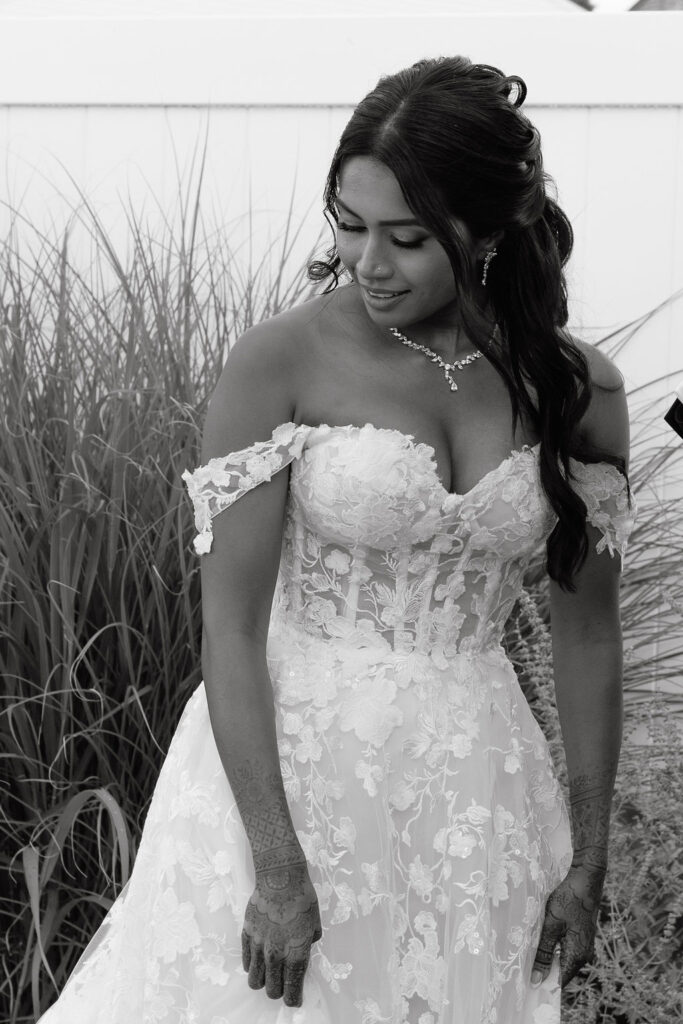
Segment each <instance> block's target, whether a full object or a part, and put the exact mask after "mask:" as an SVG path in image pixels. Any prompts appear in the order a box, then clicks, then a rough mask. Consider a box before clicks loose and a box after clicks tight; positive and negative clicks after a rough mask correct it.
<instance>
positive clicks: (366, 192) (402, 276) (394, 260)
mask: <svg viewBox="0 0 683 1024" xmlns="http://www.w3.org/2000/svg"><path fill="white" fill-rule="evenodd" d="M337 213H338V216H339V221H338V224H337V251H338V253H339V256H340V259H341V261H342V263H343V264H344V266H345V267H346V269H347V270H348V271H349V273H350V275H351V277H352V278H353V280H354V281H355V282H356V283H357V284H358V285H359V286H360V289H361V293H362V296H363V301H364V303H365V308H366V309H367V312H368V315H369V316H370V318H371V319H372V320H373V321H374V322H375V323H377V324H378V325H381V326H396V327H398V326H408V325H409V324H413V323H417V322H419V321H422V320H425V319H429V318H430V317H434V314H438V315H437V317H436V318H435V319H437V320H438V321H439V322H446V321H448V320H449V319H450V315H451V314H452V313H454V310H455V306H454V301H455V285H454V283H453V270H452V267H451V264H450V262H449V259H448V256H447V254H446V250H445V249H444V248H443V246H442V245H441V244H440V243H439V242H438V241H437V240H436V239H435V238H434V237H433V235H431V234H430V233H429V232H428V230H427V229H426V228H423V227H421V226H420V224H419V223H418V222H417V221H416V220H415V215H414V214H413V213H412V211H411V210H410V208H409V207H408V205H407V204H406V201H405V199H404V198H403V193H402V192H401V188H400V186H399V184H398V181H397V180H396V178H395V176H394V175H393V173H392V172H391V171H390V170H389V168H388V167H386V165H385V164H382V163H380V162H379V161H378V160H375V159H374V158H373V157H368V156H354V157H349V158H348V159H347V160H346V161H345V162H344V164H343V165H342V169H341V173H340V176H339V191H338V195H337ZM401 221H403V222H404V223H397V222H401ZM405 222H408V223H405ZM453 223H454V224H455V225H457V227H458V228H459V229H460V231H461V234H462V237H464V238H465V239H466V241H467V242H468V243H470V244H471V238H470V234H469V232H468V231H467V228H466V226H465V224H464V222H462V221H459V220H457V219H455V218H453ZM377 291H379V292H384V293H396V292H398V293H399V294H398V295H397V296H396V297H387V298H385V299H382V298H381V297H379V296H376V295H375V296H373V294H372V293H373V292H377Z"/></svg>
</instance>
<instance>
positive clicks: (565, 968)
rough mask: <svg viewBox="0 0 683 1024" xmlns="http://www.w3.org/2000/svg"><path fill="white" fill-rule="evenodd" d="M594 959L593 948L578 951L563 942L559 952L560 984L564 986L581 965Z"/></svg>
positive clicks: (574, 975)
mask: <svg viewBox="0 0 683 1024" xmlns="http://www.w3.org/2000/svg"><path fill="white" fill-rule="evenodd" d="M594 960H595V948H593V949H591V950H585V951H579V950H577V949H575V948H573V947H572V946H571V945H569V944H568V943H565V944H564V946H563V949H562V952H561V954H560V974H561V984H562V985H563V986H564V985H566V984H567V983H568V982H570V981H571V980H572V978H574V977H576V975H577V974H578V973H579V971H580V970H581V968H582V967H584V966H585V965H586V964H591V963H593V961H594Z"/></svg>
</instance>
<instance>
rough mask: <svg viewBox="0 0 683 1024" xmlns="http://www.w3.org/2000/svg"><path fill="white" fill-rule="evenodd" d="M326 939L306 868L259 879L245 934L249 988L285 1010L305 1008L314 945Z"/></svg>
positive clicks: (292, 868)
mask: <svg viewBox="0 0 683 1024" xmlns="http://www.w3.org/2000/svg"><path fill="white" fill-rule="evenodd" d="M321 937H322V928H321V924H320V910H319V906H318V898H317V894H316V891H315V887H314V886H313V883H312V882H311V879H310V877H309V874H308V868H307V866H306V865H302V864H299V865H292V866H290V867H287V868H282V869H280V870H274V871H266V872H264V873H263V874H260V875H258V876H257V879H256V888H255V889H254V892H253V893H252V895H251V898H250V899H249V903H248V904H247V909H246V912H245V917H244V928H243V931H242V966H243V967H244V969H245V971H248V973H249V978H248V982H249V986H250V987H251V988H263V987H264V985H265V988H266V994H267V995H268V996H269V997H270V998H272V999H277V998H279V997H280V996H282V997H283V999H284V1002H285V1005H286V1006H301V1000H302V990H303V979H304V975H305V973H306V969H307V967H308V961H309V957H310V952H311V945H312V944H313V943H314V942H317V941H318V939H320V938H321Z"/></svg>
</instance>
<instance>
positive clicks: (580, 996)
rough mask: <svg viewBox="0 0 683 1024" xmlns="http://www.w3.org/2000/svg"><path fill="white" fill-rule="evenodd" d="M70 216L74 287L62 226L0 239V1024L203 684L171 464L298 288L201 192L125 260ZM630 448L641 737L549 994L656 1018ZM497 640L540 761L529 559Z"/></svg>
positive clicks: (649, 750) (180, 501) (670, 587)
mask: <svg viewBox="0 0 683 1024" xmlns="http://www.w3.org/2000/svg"><path fill="white" fill-rule="evenodd" d="M84 209H85V215H86V217H87V221H86V224H87V227H88V230H89V231H91V234H92V239H93V243H94V246H93V248H94V252H95V254H96V263H95V266H94V268H93V270H92V273H91V276H90V279H89V280H86V278H85V276H84V275H83V274H82V273H79V272H77V271H76V270H75V268H74V266H73V265H72V264H71V262H70V260H69V257H68V233H67V235H66V236H65V238H64V241H63V244H62V245H60V246H55V245H53V244H52V243H51V242H50V241H49V240H48V239H45V238H39V237H38V236H37V234H36V233H35V232H34V233H33V235H32V237H33V238H34V239H35V240H36V241H37V243H38V244H37V248H36V251H35V252H33V253H32V254H31V256H30V258H28V259H26V258H24V256H23V255H22V246H21V245H20V244H19V242H18V241H16V239H12V238H10V240H8V242H7V243H5V245H4V247H3V249H2V255H1V257H0V258H1V264H0V281H1V285H0V287H1V289H2V291H1V294H0V301H1V303H2V307H1V309H0V363H1V365H2V368H3V372H2V375H0V415H1V418H2V419H1V422H2V435H3V444H2V446H1V448H0V574H1V576H0V578H1V580H2V597H1V600H2V608H3V616H2V620H1V624H0V670H1V671H2V676H3V680H4V686H3V690H2V695H1V696H0V701H1V703H0V786H1V792H2V805H1V809H0V851H1V852H0V872H2V879H0V881H1V882H3V883H4V888H5V893H6V898H5V900H4V905H3V911H2V921H1V924H2V928H1V929H0V942H1V943H2V962H3V967H4V971H3V976H2V977H1V978H0V1018H1V1019H3V1020H5V1019H6V1020H8V1021H10V1022H11V1024H21V1022H27V1021H31V1020H33V1019H34V1017H35V1015H36V1014H37V1013H38V1012H40V1011H41V1010H42V1009H44V1008H45V1007H46V1006H47V1005H48V1003H49V1002H51V1001H52V999H53V997H54V991H55V989H59V988H61V986H62V985H63V983H64V981H65V979H66V977H67V976H68V974H69V973H70V971H71V970H72V968H73V966H74V965H75V962H76V960H77V959H78V956H79V955H80V953H81V952H82V950H83V948H84V946H85V945H86V944H87V942H88V940H89V938H90V937H91V935H92V933H93V931H94V930H95V928H96V926H97V925H98V924H99V922H100V920H101V919H102V917H103V915H104V913H105V912H106V910H107V909H108V908H109V906H110V905H111V903H112V901H113V900H114V899H115V898H116V896H117V895H118V893H119V892H120V890H121V888H122V886H123V885H124V884H125V882H126V880H127V878H128V876H129V873H130V870H131V867H132V864H133V861H134V858H135V854H136V849H137V843H138V839H139V835H140V831H141V826H142V822H143V821H144V817H145V814H146V810H147V807H148V804H149V800H150V798H151V794H152V791H153V788H154V785H155V781H156V778H157V774H158V771H159V768H160V765H161V762H162V760H163V756H164V753H165V751H166V749H167V747H168V744H169V742H170V738H171V736H172V734H173V730H174V728H175V725H176V723H177V721H178V718H179V717H180V713H181V711H182V708H183V707H184V704H185V702H186V700H187V697H188V696H189V694H190V693H191V691H192V690H193V689H194V687H195V686H196V685H197V683H198V682H199V672H200V652H199V649H198V638H199V628H200V609H199V579H198V569H197V563H196V559H195V558H194V556H193V555H192V554H191V548H190V539H191V536H192V534H193V525H192V521H191V512H190V508H189V503H188V502H187V500H186V498H185V494H184V489H183V487H182V486H181V482H180V477H181V474H182V472H183V470H184V469H185V468H186V467H188V466H194V465H196V462H197V455H198V445H199V430H200V425H201V422H202V421H203V418H204V412H205V407H206V401H207V397H208V395H209V394H210V392H211V390H212V388H213V385H214V383H215V381H216V379H217V377H218V374H219V371H220V366H221V364H222V361H223V358H224V356H225V353H226V351H227V349H228V348H229V346H230V344H231V342H232V340H234V338H236V337H237V336H238V335H239V334H241V333H242V332H243V331H244V330H245V329H246V328H247V327H249V326H250V324H251V323H253V322H257V321H259V320H261V319H263V318H265V317H267V316H271V315H273V314H274V313H276V312H277V311H278V310H279V309H283V308H287V307H289V306H291V305H293V304H295V303H298V302H300V301H302V299H304V298H306V297H308V294H310V289H309V288H308V286H307V284H306V283H305V280H304V277H303V273H299V275H298V276H297V277H295V279H294V283H293V284H291V285H289V286H287V287H286V286H285V284H284V282H285V269H286V266H287V260H288V255H289V252H290V251H291V240H290V236H289V227H290V224H289V223H288V224H287V230H286V233H285V237H284V240H283V246H282V251H281V252H280V253H279V256H278V259H277V262H276V265H275V267H274V269H273V268H272V266H271V265H270V264H269V263H268V259H269V257H270V254H267V256H266V257H265V258H264V261H263V262H262V263H261V264H260V265H259V266H257V267H255V268H254V267H252V266H249V267H248V269H247V271H246V275H245V276H243V273H242V271H241V269H240V267H239V264H238V261H237V260H236V258H235V256H234V254H233V253H231V252H230V250H229V248H228V247H227V245H226V244H225V242H224V240H222V239H220V238H218V239H214V241H213V242H210V241H209V239H208V238H207V236H206V234H202V220H201V216H200V212H199V195H198V194H197V196H196V200H195V205H194V207H193V208H190V204H189V202H184V203H183V204H181V211H180V224H179V226H178V227H176V226H175V225H170V226H167V230H166V232H165V233H164V232H162V233H160V232H159V231H158V230H155V231H154V232H153V233H146V232H144V231H143V230H142V228H141V227H140V225H139V224H138V223H137V222H136V220H135V217H134V216H133V215H130V217H129V224H130V231H131V238H132V255H131V256H130V258H129V260H128V261H127V264H126V266H124V264H123V262H122V261H121V260H120V259H119V256H118V254H117V253H116V252H115V251H114V248H113V246H112V244H111V242H110V240H109V239H108V238H107V235H106V232H105V231H104V229H103V227H102V225H101V223H100V221H99V219H98V217H97V215H96V214H95V212H94V211H93V210H92V208H91V207H90V206H89V204H88V203H87V200H84ZM79 216H80V214H79ZM28 228H29V229H30V225H29V226H28ZM295 237H296V236H295ZM102 261H103V262H104V264H105V267H104V268H103V266H102ZM103 269H106V270H107V271H108V272H109V273H110V274H113V278H114V281H115V283H114V284H113V285H112V286H111V287H105V286H104V285H103V278H104V275H103ZM648 417H649V418H650V419H651V411H649V412H648V411H647V410H646V413H645V416H644V421H645V420H647V418H648ZM641 441H642V443H640V442H639V441H638V439H636V444H635V446H634V452H635V457H634V464H633V467H632V483H633V488H634V492H636V494H637V495H639V496H640V495H643V496H647V497H648V501H646V502H644V503H643V506H642V512H641V516H640V520H639V524H638V527H637V530H636V532H635V534H634V537H633V543H632V548H631V554H630V556H629V561H628V563H627V564H628V572H627V574H626V577H625V585H624V620H625V640H626V650H627V662H626V676H627V678H626V685H627V693H628V696H629V701H628V709H629V730H631V732H632V731H633V730H634V729H635V730H640V735H639V736H636V737H635V740H637V742H636V741H635V740H632V741H627V743H626V745H625V751H624V757H623V759H622V766H621V771H620V775H619V780H618V785H617V796H616V800H615V815H614V825H613V850H612V865H613V867H612V870H611V871H610V875H609V878H608V884H607V888H606V894H605V904H604V907H603V913H602V916H601V921H600V929H601V930H600V937H599V957H598V960H597V961H596V963H595V964H594V965H593V967H592V968H591V971H590V974H589V977H588V980H587V982H586V983H584V984H582V985H579V984H578V983H575V985H574V986H573V987H572V986H570V988H569V990H568V992H567V993H566V1000H567V1003H568V1013H569V1016H568V1017H567V1021H568V1022H569V1024H578V1022H579V1021H582V1022H583V1021H591V1022H598V1021H600V1022H602V1021H607V1020H610V1021H613V1020H614V1021H619V1020H623V1021H626V1022H628V1024H636V1022H638V1024H640V1022H643V1024H645V1022H647V1024H652V1022H654V1021H658V1020H663V1019H664V1016H663V1015H666V1016H667V1018H668V1016H671V1015H672V1014H673V1012H674V1009H673V1008H674V1005H675V998H676V997H675V993H676V991H677V990H679V988H680V985H678V984H677V981H678V982H679V981H680V970H681V941H682V938H683V936H682V931H681V925H682V914H683V909H682V908H683V898H682V893H683V884H682V868H681V866H680V864H678V863H677V855H678V853H679V851H680V849H681V847H682V846H683V842H682V839H683V837H682V836H681V824H680V817H679V813H678V807H677V803H678V800H679V795H680V792H681V790H682V787H681V781H682V773H681V766H682V759H681V741H680V734H679V733H678V732H677V730H676V728H675V726H674V724H673V722H672V719H671V717H670V714H669V712H670V710H671V708H673V707H674V706H677V703H678V702H680V699H681V691H680V690H679V691H678V693H677V694H676V693H674V694H672V695H671V696H670V697H668V698H667V701H666V703H663V701H662V699H661V698H659V699H658V700H653V698H652V684H653V682H662V681H664V682H669V683H670V682H672V681H674V680H675V679H676V675H677V673H680V668H681V655H682V653H683V652H682V651H681V642H680V640H679V641H678V642H677V641H675V640H674V641H672V640H671V637H672V636H675V635H676V634H675V633H674V630H673V626H674V624H675V625H676V628H677V630H678V632H679V633H680V609H681V589H680V583H679V580H680V579H681V578H682V576H681V573H680V568H681V558H682V555H681V552H683V544H681V540H683V538H681V526H680V524H679V523H677V522H676V515H675V505H674V503H672V502H669V503H667V502H665V501H664V500H663V499H662V498H661V496H660V495H659V494H658V482H659V480H660V478H661V475H662V472H663V469H664V468H666V465H667V462H668V460H669V457H670V454H671V450H670V449H667V448H666V446H665V445H663V444H662V443H661V442H660V441H655V442H651V440H649V439H647V438H645V439H644V440H642V439H641ZM667 452H668V454H667ZM508 643H509V649H510V651H511V655H512V656H513V659H514V660H515V661H516V664H517V665H518V667H519V671H520V673H521V676H522V681H523V684H524V686H525V688H526V691H527V695H528V697H529V699H530V702H531V704H532V707H533V708H534V710H535V712H536V714H537V715H538V716H539V719H540V720H541V722H542V724H543V728H544V730H545V732H546V735H547V736H548V737H549V740H550V743H551V748H552V751H553V754H554V756H555V757H556V760H557V764H558V768H559V769H560V771H561V770H562V747H561V742H560V739H559V732H558V725H557V716H556V712H555V707H554V702H553V697H552V679H551V676H552V664H551V658H550V643H549V634H548V626H547V597H546V594H545V590H544V584H543V582H542V571H541V566H540V563H539V565H537V566H536V567H535V569H534V571H533V572H532V573H531V574H530V577H529V581H528V590H527V592H526V593H525V595H524V597H523V599H522V601H521V602H520V606H519V608H518V610H517V614H516V616H515V617H514V618H513V621H512V622H511V624H510V631H509V636H508Z"/></svg>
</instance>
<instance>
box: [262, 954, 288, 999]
mask: <svg viewBox="0 0 683 1024" xmlns="http://www.w3.org/2000/svg"><path fill="white" fill-rule="evenodd" d="M265 962H266V995H267V996H269V997H270V999H279V998H280V996H281V995H282V994H283V992H284V970H285V965H284V954H283V952H282V950H281V949H277V948H275V949H269V950H268V952H267V953H266V954H265Z"/></svg>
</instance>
